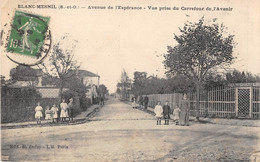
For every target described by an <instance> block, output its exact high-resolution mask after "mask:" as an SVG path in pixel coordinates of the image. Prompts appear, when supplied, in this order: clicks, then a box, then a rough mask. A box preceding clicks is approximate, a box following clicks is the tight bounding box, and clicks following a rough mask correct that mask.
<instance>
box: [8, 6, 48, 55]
mask: <svg viewBox="0 0 260 162" xmlns="http://www.w3.org/2000/svg"><path fill="white" fill-rule="evenodd" d="M49 21H50V18H49V17H43V16H39V15H34V14H30V13H26V12H21V11H15V16H14V18H13V22H12V28H11V33H10V36H9V40H8V44H7V48H6V50H7V52H10V53H18V54H22V55H26V56H32V57H35V58H39V57H41V53H42V52H44V51H43V50H44V48H43V46H44V41H45V37H46V32H47V30H48V24H49Z"/></svg>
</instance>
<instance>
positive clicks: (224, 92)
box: [189, 83, 260, 119]
mask: <svg viewBox="0 0 260 162" xmlns="http://www.w3.org/2000/svg"><path fill="white" fill-rule="evenodd" d="M202 93H203V95H200V102H199V108H200V115H201V116H206V115H208V116H209V117H224V118H229V117H230V118H233V117H238V118H251V119H260V83H234V84H229V85H227V86H222V87H221V86H220V87H213V88H211V89H208V91H206V92H205V91H203V92H202ZM189 96H190V112H191V115H195V114H196V113H195V111H196V110H195V106H196V93H195V92H192V93H190V95H189Z"/></svg>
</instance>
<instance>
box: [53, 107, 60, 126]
mask: <svg viewBox="0 0 260 162" xmlns="http://www.w3.org/2000/svg"><path fill="white" fill-rule="evenodd" d="M51 111H52V122H56V123H58V116H59V115H58V112H59V108H58V107H57V106H56V104H53V106H52V108H51Z"/></svg>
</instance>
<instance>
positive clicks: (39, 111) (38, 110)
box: [35, 102, 43, 124]
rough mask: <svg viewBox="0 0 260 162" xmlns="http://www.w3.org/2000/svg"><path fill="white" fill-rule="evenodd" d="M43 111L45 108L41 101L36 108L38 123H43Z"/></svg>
mask: <svg viewBox="0 0 260 162" xmlns="http://www.w3.org/2000/svg"><path fill="white" fill-rule="evenodd" d="M42 111H43V109H42V107H41V105H40V102H38V103H37V106H36V108H35V118H36V119H37V124H41V118H42Z"/></svg>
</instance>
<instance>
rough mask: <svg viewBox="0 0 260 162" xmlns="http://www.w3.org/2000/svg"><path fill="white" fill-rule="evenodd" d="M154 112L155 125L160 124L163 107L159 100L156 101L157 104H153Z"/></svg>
mask: <svg viewBox="0 0 260 162" xmlns="http://www.w3.org/2000/svg"><path fill="white" fill-rule="evenodd" d="M154 113H155V117H156V119H157V125H161V119H162V117H163V107H162V105H161V102H160V101H158V103H157V105H156V106H155V108H154Z"/></svg>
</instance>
